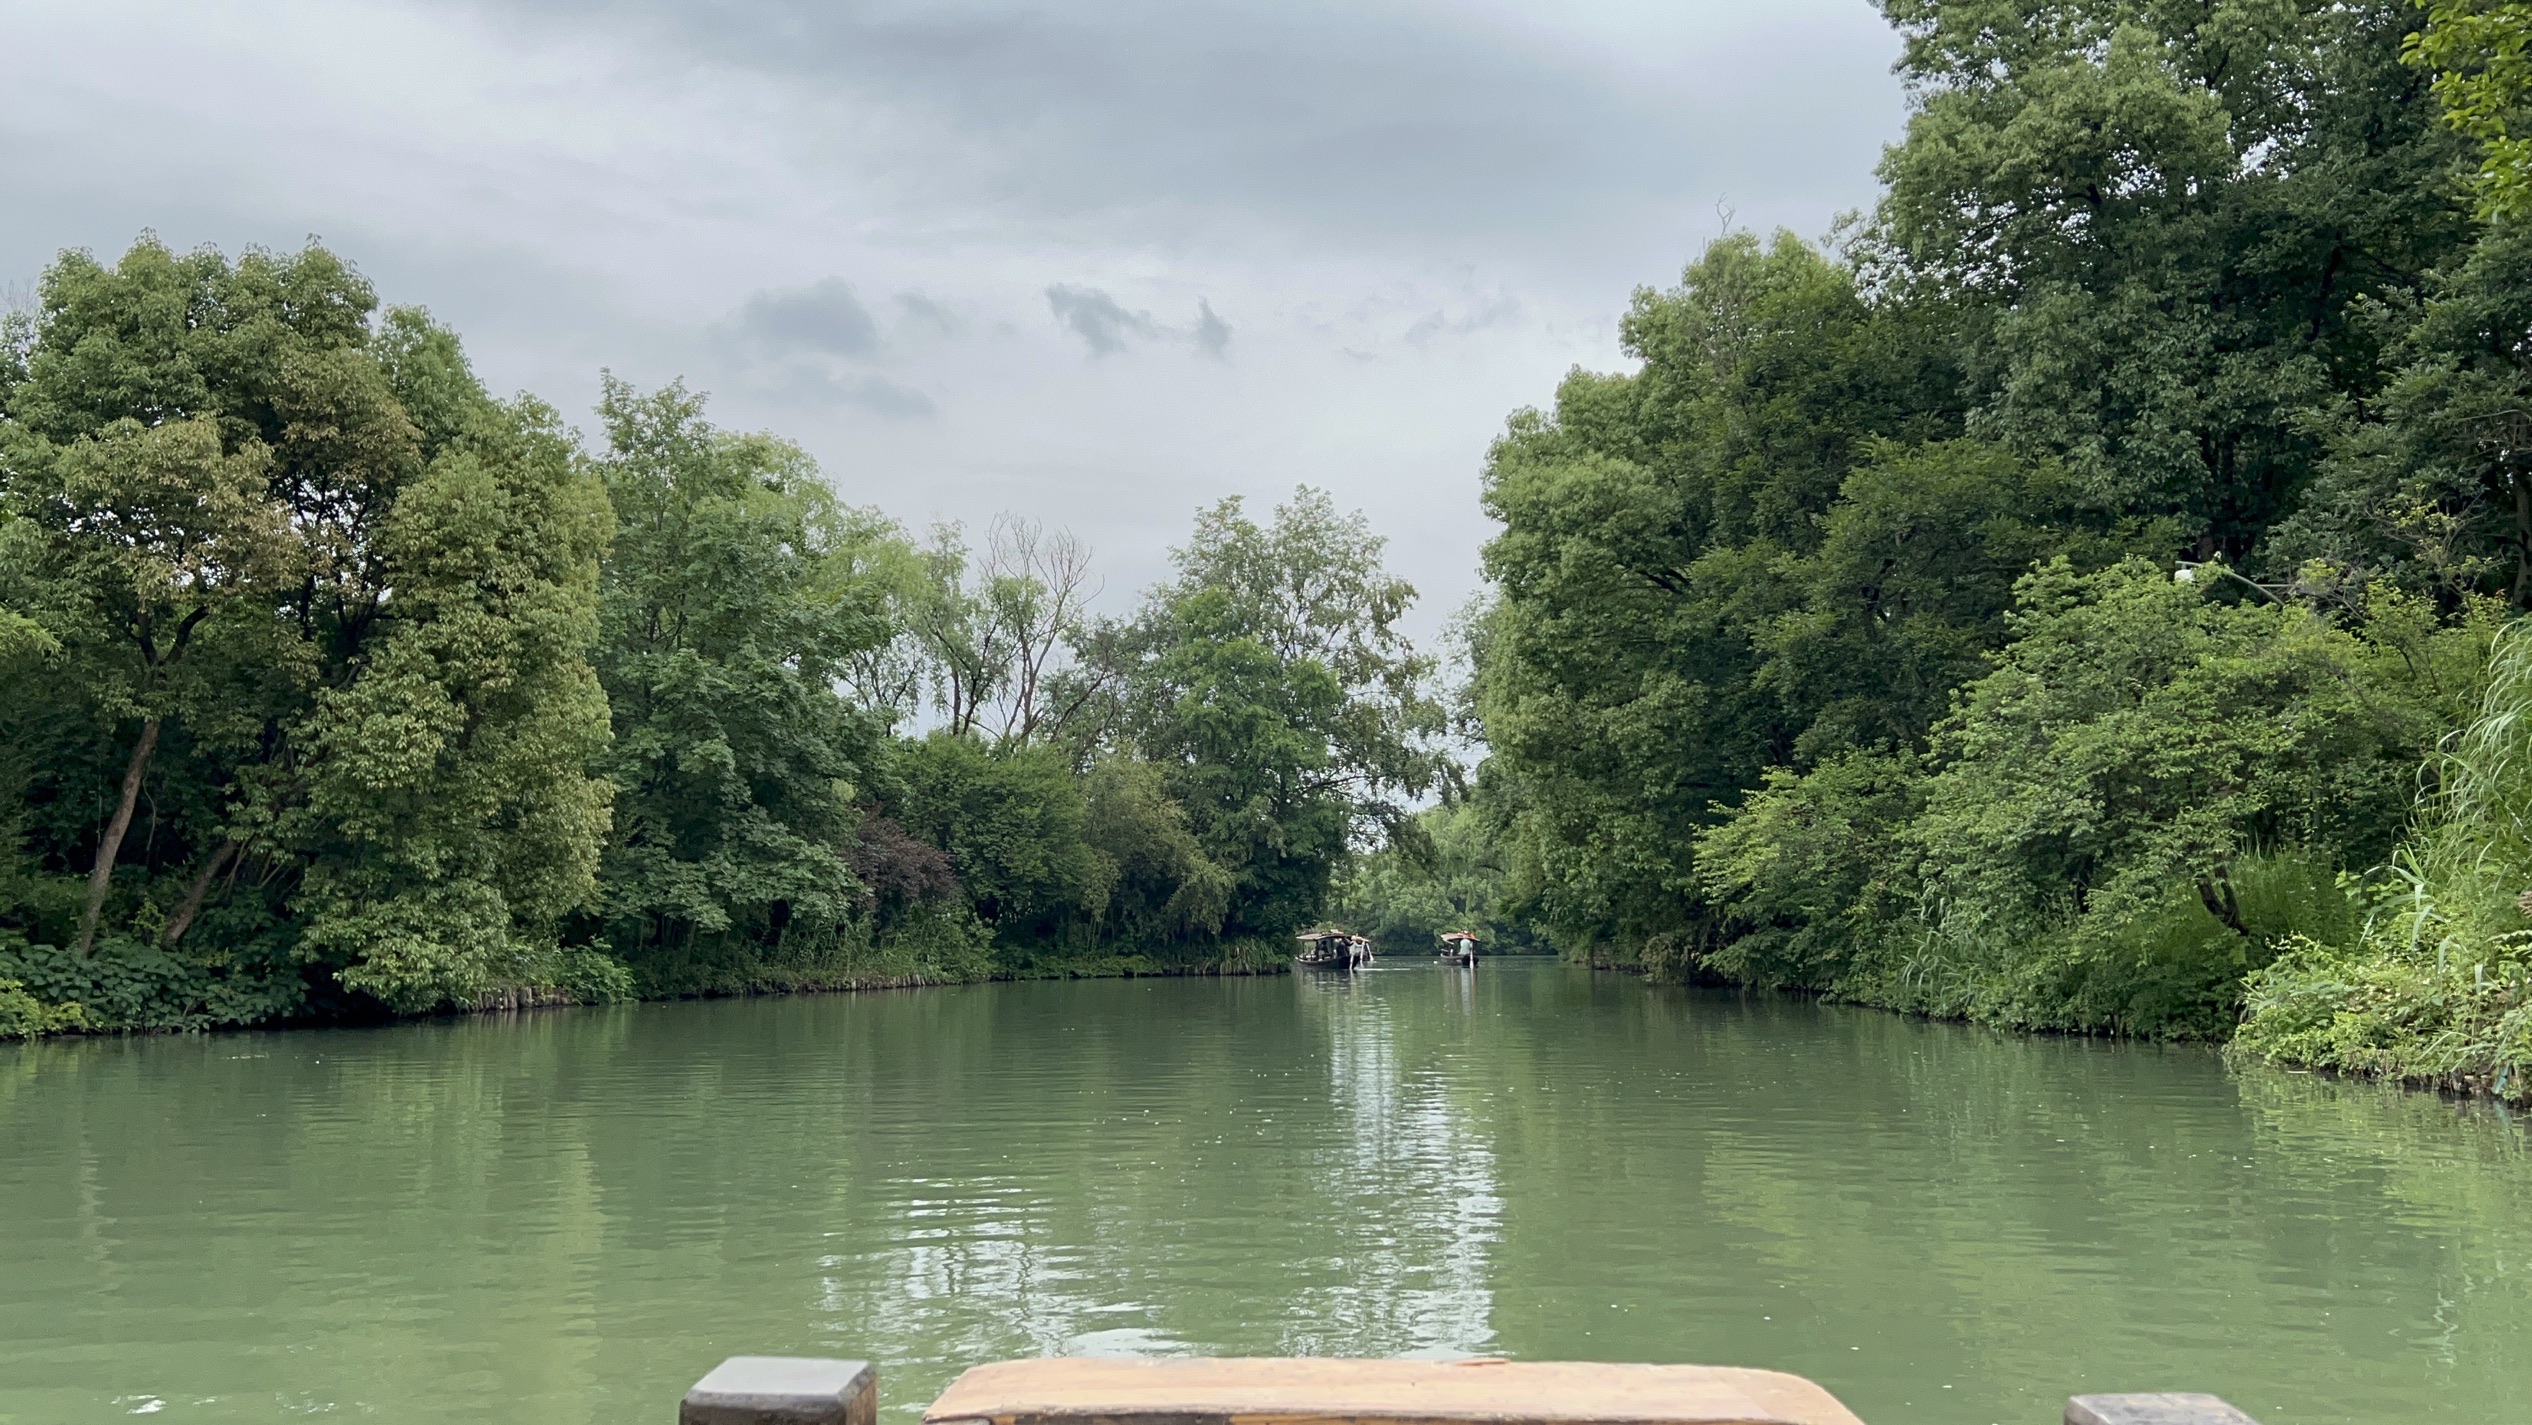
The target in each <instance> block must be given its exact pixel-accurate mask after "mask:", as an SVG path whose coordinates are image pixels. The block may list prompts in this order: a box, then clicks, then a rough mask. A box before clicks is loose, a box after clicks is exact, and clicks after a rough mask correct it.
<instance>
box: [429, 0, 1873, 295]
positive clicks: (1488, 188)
mask: <svg viewBox="0 0 2532 1425" xmlns="http://www.w3.org/2000/svg"><path fill="white" fill-rule="evenodd" d="M472 3H473V4H474V5H476V6H477V7H478V8H479V9H481V10H483V11H485V12H488V13H490V14H493V15H496V16H502V17H506V18H508V19H510V20H512V21H513V22H516V23H520V24H524V25H529V26H539V27H543V26H551V27H554V28H557V29H560V30H563V31H566V32H576V31H578V30H580V29H581V28H583V27H584V26H585V25H587V24H590V23H603V24H604V25H606V26H608V27H609V28H611V29H617V30H620V31H621V32H623V33H627V34H633V35H648V36H652V37H656V39H657V40H658V41H659V42H660V43H661V44H662V45H663V46H664V47H672V48H674V49H676V50H678V51H680V52H685V53H691V54H694V55H696V56H698V57H703V58H707V59H709V60H710V61H712V62H716V63H719V64H725V65H731V66H736V67H738V68H740V69H743V70H746V71H750V72H754V73H761V74H764V75H767V76H773V77H779V78H782V79H787V80H790V81H792V82H794V83H796V84H798V85H799V86H800V87H801V88H802V89H803V91H804V92H814V93H818V94H826V95H851V96H853V99H854V105H855V106H860V107H855V106H846V107H845V108H841V109H838V110H837V111H836V112H835V113H833V114H831V115H830V116H829V117H828V118H827V119H826V120H825V121H824V123H823V126H822V127H821V128H820V129H819V130H817V133H818V137H819V138H820V139H822V140H823V141H824V142H826V143H828V144H830V145H833V146H834V147H835V148H837V149H839V150H859V151H863V152H870V151H872V146H871V143H870V140H869V138H868V136H869V135H870V134H872V133H874V132H885V133H886V134H887V135H888V141H887V143H888V147H887V150H886V153H885V157H884V159H883V161H884V162H886V163H887V164H889V165H890V166H891V167H892V168H894V170H895V174H896V176H895V183H894V186H895V187H896V188H897V190H898V191H899V192H901V193H904V194H908V195H922V196H924V197H926V198H929V199H931V200H935V201H939V202H942V203H945V204H950V205H957V206H961V207H963V208H965V209H966V210H967V211H968V213H969V214H970V216H971V218H990V219H992V220H995V221H1000V222H1008V223H1023V224H1025V223H1035V222H1044V221H1049V220H1052V221H1057V222H1062V223H1066V224H1076V223H1078V224H1088V225H1090V226H1093V227H1095V228H1099V229H1101V230H1104V231H1107V232H1109V233H1110V234H1112V235H1121V234H1122V233H1124V232H1125V231H1126V229H1123V228H1120V227H1118V226H1116V224H1117V223H1118V222H1119V221H1120V220H1121V221H1124V222H1130V223H1131V224H1133V225H1134V227H1133V229H1132V236H1133V238H1134V239H1135V240H1141V241H1150V240H1152V239H1153V238H1155V237H1156V236H1159V235H1160V233H1159V232H1158V231H1156V224H1160V225H1166V227H1167V229H1168V230H1169V231H1170V232H1171V233H1172V234H1173V235H1176V234H1184V233H1189V232H1193V231H1197V230H1211V229H1213V228H1214V227H1215V220H1216V219H1218V218H1220V217H1223V216H1227V215H1231V214H1242V215H1248V216H1250V217H1251V218H1252V219H1263V220H1264V221H1265V222H1266V223H1267V224H1268V225H1269V227H1270V228H1271V229H1275V230H1284V231H1290V230H1293V229H1296V228H1299V229H1311V230H1316V231H1318V232H1321V233H1329V232H1335V233H1342V234H1345V235H1347V236H1348V237H1349V238H1351V239H1353V240H1357V241H1360V240H1362V239H1364V238H1367V237H1370V236H1372V235H1374V234H1380V235H1383V236H1384V237H1386V238H1389V239H1401V238H1405V239H1413V238H1423V237H1440V238H1445V239H1448V240H1449V241H1451V242H1453V243H1454V244H1461V243H1467V242H1470V241H1472V240H1484V239H1492V240H1493V244H1491V245H1492V246H1496V247H1497V248H1499V245H1500V244H1501V242H1502V241H1503V240H1504V239H1507V238H1519V239H1530V240H1535V241H1544V242H1552V243H1556V244H1561V245H1566V246H1567V247H1568V255H1569V256H1570V251H1571V245H1572V244H1576V243H1582V244H1584V245H1586V246H1587V247H1589V248H1592V249H1599V250H1603V251H1606V250H1608V249H1609V248H1611V247H1612V246H1613V245H1622V246H1633V245H1634V244H1635V243H1636V242H1639V241H1641V240H1642V239H1643V238H1647V237H1652V236H1654V234H1653V233H1651V232H1648V231H1645V229H1646V227H1647V226H1648V225H1660V227H1661V231H1660V233H1659V237H1658V241H1659V242H1660V243H1661V244H1662V245H1663V246H1665V247H1667V246H1675V245H1676V241H1677V234H1676V229H1675V228H1673V227H1670V226H1669V224H1670V223H1672V222H1675V221H1676V220H1678V219H1679V218H1681V217H1683V216H1684V215H1685V214H1687V213H1691V212H1696V211H1700V210H1702V209H1703V207H1704V206H1705V205H1706V204H1707V203H1709V202H1710V201H1711V197H1712V194H1713V193H1714V192H1716V191H1718V190H1719V189H1729V190H1730V191H1732V192H1734V193H1737V194H1740V195H1742V196H1743V197H1744V198H1745V199H1747V200H1751V201H1753V202H1761V203H1763V202H1765V201H1766V200H1768V199H1770V198H1772V197H1773V196H1774V195H1777V194H1782V193H1788V192H1794V191H1804V192H1807V191H1809V190H1810V188H1811V187H1812V185H1813V181H1814V175H1815V174H1816V173H1817V172H1818V171H1819V169H1820V166H1821V165H1820V160H1821V158H1822V157H1823V156H1824V150H1825V149H1829V148H1835V149H1837V150H1838V151H1839V153H1840V157H1841V158H1843V156H1844V152H1845V149H1844V143H1843V141H1844V139H1845V136H1846V135H1848V134H1849V133H1851V132H1853V131H1854V130H1855V129H1856V128H1857V127H1858V126H1859V124H1861V125H1866V126H1870V127H1873V128H1884V127H1886V126H1887V125H1889V124H1890V123H1891V122H1892V121H1893V120H1894V119H1895V118H1896V115H1897V112H1898V106H1897V102H1896V100H1897V93H1896V85H1895V84H1893V83H1888V82H1884V83H1880V84H1864V85H1858V84H1854V83H1851V82H1844V81H1843V78H1842V77H1843V76H1844V75H1847V74H1850V73H1852V72H1854V71H1856V70H1859V69H1860V70H1861V71H1863V72H1864V73H1866V74H1872V73H1874V72H1876V71H1878V70H1880V69H1881V68H1882V67H1883V66H1884V65H1886V64H1887V62H1888V57H1889V53H1890V50H1891V48H1892V45H1891V41H1890V39H1889V32H1888V30H1887V29H1886V28H1884V27H1883V26H1882V25H1881V24H1880V23H1879V22H1878V17H1876V16H1873V15H1871V14H1870V12H1869V7H1867V6H1865V5H1863V4H1861V3H1860V0H1844V3H1839V0H1771V3H1770V5H1769V6H1767V7H1765V8H1766V9H1767V10H1768V11H1770V12H1773V13H1772V15H1771V17H1770V18H1769V19H1768V20H1767V21H1766V22H1765V23H1763V24H1762V23H1755V22H1748V21H1735V20H1729V19H1723V20H1718V19H1714V18H1708V17H1714V16H1728V15H1732V14H1734V13H1735V12H1740V13H1742V14H1746V13H1748V12H1747V11H1745V10H1743V9H1742V7H1741V6H1739V5H1724V4H1679V3H1672V4H1667V5H1649V6H1642V7H1626V6H1618V7H1610V8H1607V9H1606V11H1605V13H1603V14H1601V15H1599V16H1598V17H1597V20H1598V23H1599V26H1600V28H1599V30H1598V31H1597V32H1596V33H1592V23H1591V21H1590V20H1589V19H1584V21H1583V23H1580V24H1577V25H1574V26H1572V27H1571V28H1572V29H1573V30H1575V31H1580V32H1584V33H1582V34H1579V35H1574V34H1567V33H1562V32H1561V31H1563V30H1564V29H1565V27H1561V26H1555V25H1545V24H1541V23H1539V20H1538V17H1539V15H1540V14H1542V13H1545V12H1547V11H1549V10H1552V9H1555V8H1561V7H1550V6H1539V7H1531V6H1524V5H1518V4H1515V5H1510V6H1489V7H1481V8H1480V9H1479V10H1477V11H1463V10H1462V9H1461V8H1460V7H1451V6H1436V5H1430V4H1423V3H1417V0H1209V3H1186V0H1082V3H1077V4H1070V5H1062V6H1040V5H1033V4H1026V3H1022V0H971V3H965V4H958V5H908V4H899V3H887V0H758V3H750V4H746V5H739V4H734V3H727V0H605V3H601V0H472ZM1525 12H1526V13H1525ZM1578 18H1581V17H1578ZM1734 29H1738V30H1740V31H1742V32H1743V33H1741V34H1740V35H1738V36H1735V38H1736V39H1738V40H1739V41H1741V42H1739V43H1734V44H1731V45H1730V46H1729V47H1728V48H1726V47H1723V46H1716V45H1712V44H1707V45H1702V46H1701V45H1698V44H1696V43H1695V41H1696V40H1697V39H1698V38H1699V37H1700V36H1701V34H1711V33H1714V32H1716V31H1726V32H1728V31H1730V30H1734ZM1559 41H1563V42H1561V43H1560V42H1559ZM1665 41H1667V42H1669V43H1670V44H1672V45H1675V46H1677V48H1676V49H1674V50H1669V51H1666V50H1665V49H1664V47H1663V46H1664V42H1665ZM1833 75H1835V76H1839V78H1832V76H1833ZM1794 96H1799V98H1798V101H1797V102H1788V101H1789V100H1793V98H1794ZM873 113H876V114H878V115H881V116H884V118H883V119H882V120H881V121H880V122H876V123H874V122H873V121H872V117H871V116H872V115H873ZM804 117H805V116H804ZM1683 135H1695V139H1696V141H1691V142H1683V141H1682V138H1683ZM1865 161H1866V162H1867V163H1869V162H1870V155H1869V154H1867V155H1865ZM1830 211H1833V209H1832V210H1830ZM1826 216H1828V213H1827V212H1825V211H1824V212H1823V213H1822V214H1821V217H1822V218H1825V217H1826Z"/></svg>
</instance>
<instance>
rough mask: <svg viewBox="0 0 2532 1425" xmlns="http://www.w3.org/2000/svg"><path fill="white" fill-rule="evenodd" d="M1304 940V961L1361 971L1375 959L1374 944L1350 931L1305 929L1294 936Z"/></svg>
mask: <svg viewBox="0 0 2532 1425" xmlns="http://www.w3.org/2000/svg"><path fill="white" fill-rule="evenodd" d="M1294 938H1295V939H1297V940H1299V941H1300V942H1301V963H1302V964H1304V965H1317V966H1321V967H1323V968H1325V969H1330V970H1359V969H1361V968H1363V967H1364V966H1365V965H1368V964H1370V963H1371V962H1372V943H1371V941H1370V940H1368V939H1366V938H1364V937H1363V936H1360V935H1356V934H1354V933H1353V932H1352V931H1349V930H1306V931H1303V932H1302V933H1301V934H1300V935H1298V936H1296V937H1294Z"/></svg>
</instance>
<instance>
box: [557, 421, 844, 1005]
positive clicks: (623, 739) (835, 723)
mask: <svg viewBox="0 0 2532 1425" xmlns="http://www.w3.org/2000/svg"><path fill="white" fill-rule="evenodd" d="M600 415H601V417H602V418H603V419H604V421H605V423H606V430H607V441H608V449H607V454H606V456H605V458H604V459H603V460H601V461H600V462H599V470H600V472H601V474H602V475H603V477H604V479H605V481H606V491H607V496H608V498H609V500H610V501H611V502H612V504H613V506H614V510H615V517H616V544H615V549H614V553H613V556H612V558H611V559H610V560H609V562H608V564H607V570H606V578H605V585H604V590H603V595H602V599H601V608H602V611H603V625H604V632H603V636H602V638H601V640H600V644H599V653H598V660H597V661H598V670H599V674H600V677H601V679H602V680H603V682H604V684H605V687H606V690H607V695H608V698H609V700H610V703H611V706H612V709H613V717H614V731H615V738H614V746H613V748H612V749H611V750H610V752H609V754H608V756H607V759H606V763H605V765H606V768H607V771H608V773H609V775H610V776H611V777H612V778H613V779H614V781H615V783H616V784H617V786H618V788H619V796H618V800H617V803H616V812H615V823H614V833H613V835H612V837H611V838H610V840H609V842H608V845H607V852H606V860H605V873H604V884H605V909H604V919H605V923H606V927H607V934H608V935H609V937H610V939H611V941H612V943H613V944H614V945H615V947H616V949H617V950H618V951H619V952H620V953H622V954H624V955H626V956H627V957H629V958H630V959H631V960H632V961H633V962H634V963H635V964H636V965H637V966H656V965H659V964H662V963H665V962H668V961H673V960H684V959H692V958H694V957H697V956H710V955H713V954H720V955H723V956H735V957H737V958H740V959H745V958H746V957H747V956H748V955H750V954H751V953H753V952H754V951H757V950H761V949H764V948H767V947H770V946H772V945H774V944H776V943H777V942H779V941H781V940H782V939H784V938H785V937H794V938H797V937H802V936H807V937H811V938H816V937H827V938H832V937H834V936H837V935H838V934H841V933H843V932H844V931H845V930H846V929H847V928H848V926H849V925H850V923H851V922H852V920H853V919H854V917H855V915H856V913H857V906H858V905H859V903H860V901H861V900H862V899H863V897H864V895H865V889H866V888H865V887H864V885H863V883H862V881H861V880H860V878H859V877H857V876H856V875H855V874H854V871H853V867H852V858H853V856H854V854H855V851H856V848H857V846H858V844H859V842H858V839H857V838H858V835H859V832H858V827H859V825H860V822H861V815H862V813H861V809H860V808H861V804H862V803H863V802H864V801H865V800H867V799H869V798H870V797H872V796H873V795H874V794H875V792H876V788H875V787H874V786H873V781H874V773H875V764H876V763H877V762H878V761H879V757H880V744H881V740H882V737H883V734H884V732H885V722H884V720H883V714H881V713H879V712H877V711H874V710H871V709H866V708H862V707H857V706H855V705H854V704H853V703H852V702H850V701H848V700H847V698H846V697H845V696H844V695H843V692H842V691H841V689H842V686H843V684H844V682H845V680H846V678H847V676H848V674H849V672H850V671H851V669H852V666H853V664H854V661H855V660H856V659H858V658H863V657H866V656H867V655H869V654H870V653H871V652H873V651H874V650H876V649H878V648H880V647H882V646H884V645H885V644H886V643H887V642H888V641H889V634H890V630H889V628H888V626H887V624H886V622H885V620H884V618H883V607H884V604H883V593H882V590H881V589H880V588H879V587H877V586H876V585H875V583H874V582H873V581H872V580H871V579H869V578H867V577H865V574H864V570H863V567H862V566H863V564H864V563H865V561H864V560H863V559H862V558H861V556H860V550H859V546H860V545H861V543H862V542H863V541H864V540H866V539H867V538H869V537H871V536H872V530H871V527H870V524H869V522H868V521H867V520H865V519H861V518H859V517H857V515H856V512H853V511H850V510H848V509H846V508H844V507H842V506H841V505H839V503H838V502H837V500H836V499H835V496H834V494H833V492H832V491H830V490H829V489H828V488H827V486H826V484H825V483H824V482H823V481H822V480H821V479H820V478H819V476H818V472H817V468H816V466H815V465H814V464H813V463H812V462H811V461H810V460H809V458H808V457H807V456H806V455H805V454H803V453H802V452H801V451H800V449H799V448H798V447H797V446H793V445H790V444H787V443H785V442H782V441H779V440H775V439H773V438H771V437H768V436H761V435H737V434H732V433H729V432H726V431H721V430H718V429H716V428H714V427H713V426H712V425H711V424H710V423H708V422H707V421H706V420H705V419H704V415H703V401H702V398H700V397H698V396H695V395H692V394H690V393H688V392H687V391H686V390H684V389H683V388H682V387H679V386H670V387H668V388H666V389H663V390H660V391H656V392H653V393H651V394H649V395H643V394H640V393H638V392H636V391H634V390H633V389H632V388H631V387H629V386H627V385H625V384H624V383H622V382H619V381H615V380H612V379H610V380H609V381H608V383H607V386H606V395H605V400H604V402H603V404H602V405H601V406H600Z"/></svg>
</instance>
